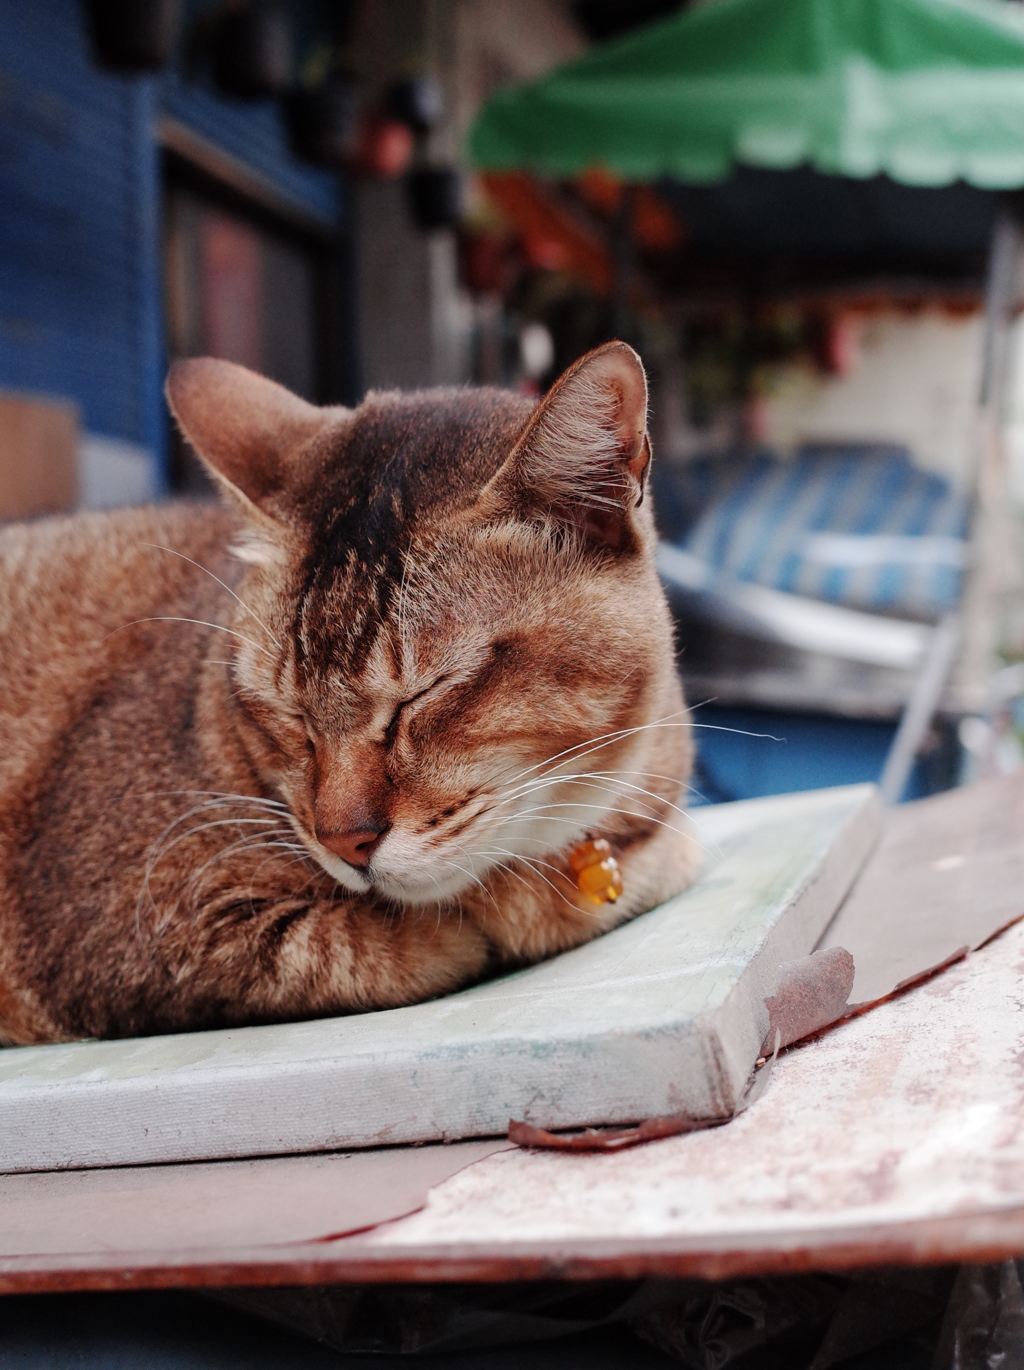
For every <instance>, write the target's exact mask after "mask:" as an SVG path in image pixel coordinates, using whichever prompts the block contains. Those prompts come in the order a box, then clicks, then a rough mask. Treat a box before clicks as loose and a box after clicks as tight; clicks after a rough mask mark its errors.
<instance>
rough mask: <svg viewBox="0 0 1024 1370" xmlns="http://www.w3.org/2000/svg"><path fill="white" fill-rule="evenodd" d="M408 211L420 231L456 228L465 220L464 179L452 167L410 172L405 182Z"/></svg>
mask: <svg viewBox="0 0 1024 1370" xmlns="http://www.w3.org/2000/svg"><path fill="white" fill-rule="evenodd" d="M405 189H406V196H407V198H408V203H409V212H410V213H411V215H412V219H413V223H414V224H415V225H416V227H417V228H421V229H423V230H424V231H425V232H429V231H430V230H431V229H435V228H454V227H455V226H456V224H457V223H458V222H459V220H460V219H461V218H462V178H461V177H460V176H459V173H458V172H457V171H455V170H454V169H453V168H451V167H428V168H423V169H421V170H419V171H411V172H410V173H409V175H408V176H407V177H406V181H405Z"/></svg>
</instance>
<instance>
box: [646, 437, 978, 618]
mask: <svg viewBox="0 0 1024 1370" xmlns="http://www.w3.org/2000/svg"><path fill="white" fill-rule="evenodd" d="M656 497H657V500H658V507H659V515H660V516H661V519H662V523H663V526H664V531H665V532H666V533H667V534H668V536H669V537H670V538H672V539H673V540H675V541H677V542H678V543H679V545H680V546H682V547H684V548H685V549H686V550H687V551H689V552H692V553H693V554H694V555H695V556H698V557H700V558H701V560H703V561H705V562H707V563H708V564H709V565H711V566H714V567H715V568H716V569H717V570H720V571H723V572H725V573H726V574H728V575H731V576H734V577H735V578H737V579H739V580H746V581H754V582H756V583H758V584H760V585H767V586H770V587H772V588H774V589H778V590H788V591H790V592H791V593H793V594H800V595H808V596H811V597H812V598H815V599H822V600H827V601H830V602H832V603H835V604H846V605H849V606H851V607H855V608H860V609H865V610H869V611H875V612H880V613H893V614H899V615H902V616H907V617H911V618H919V619H924V620H934V619H936V618H938V617H939V616H940V615H941V614H942V613H944V612H946V611H948V610H949V609H951V608H953V607H954V606H955V605H956V604H957V602H958V601H959V598H960V593H961V588H962V580H963V568H964V565H965V563H966V549H967V543H966V535H967V525H968V518H969V506H968V501H967V499H966V498H965V497H964V495H963V494H962V493H960V492H959V491H958V490H957V489H956V488H955V487H954V486H953V485H952V484H951V483H950V482H949V481H947V480H944V479H943V478H942V477H940V476H936V475H932V474H930V473H928V472H925V471H921V470H920V469H919V468H918V467H916V466H915V465H914V463H913V461H912V460H911V458H910V454H909V453H908V452H907V451H906V450H905V449H902V448H894V447H878V446H852V445H845V444H844V445H832V444H830V445H827V446H824V445H823V446H813V447H812V446H808V447H805V448H803V449H802V450H801V451H800V452H799V454H798V455H797V456H796V457H795V458H794V459H793V460H791V461H784V460H782V459H780V458H778V457H775V456H773V455H771V454H770V453H764V452H762V453H757V454H755V455H752V456H744V457H740V458H734V459H731V460H730V459H723V458H702V459H699V460H697V461H694V462H691V463H690V464H689V465H688V466H686V467H684V468H682V469H681V470H677V471H674V472H665V473H663V475H662V479H661V480H660V482H659V489H658V491H657V496H656ZM698 511H699V512H698Z"/></svg>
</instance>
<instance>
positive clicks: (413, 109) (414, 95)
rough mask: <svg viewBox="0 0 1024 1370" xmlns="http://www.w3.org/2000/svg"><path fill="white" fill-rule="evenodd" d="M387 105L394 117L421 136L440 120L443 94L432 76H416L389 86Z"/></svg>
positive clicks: (442, 111)
mask: <svg viewBox="0 0 1024 1370" xmlns="http://www.w3.org/2000/svg"><path fill="white" fill-rule="evenodd" d="M388 105H389V107H390V109H391V113H392V114H393V115H394V116H395V118H396V119H399V120H401V122H402V123H403V124H405V125H406V126H407V127H408V128H409V129H411V130H412V132H413V133H415V134H417V135H420V136H421V135H423V134H425V133H429V132H430V130H431V129H432V128H434V127H435V126H436V125H437V124H438V123H439V122H440V120H441V116H442V114H443V113H444V95H443V94H442V91H441V87H440V86H439V85H438V83H437V82H436V81H435V80H434V78H433V77H432V76H416V77H413V79H412V80H409V81H398V82H396V83H395V85H393V86H392V87H391V90H390V91H389V92H388Z"/></svg>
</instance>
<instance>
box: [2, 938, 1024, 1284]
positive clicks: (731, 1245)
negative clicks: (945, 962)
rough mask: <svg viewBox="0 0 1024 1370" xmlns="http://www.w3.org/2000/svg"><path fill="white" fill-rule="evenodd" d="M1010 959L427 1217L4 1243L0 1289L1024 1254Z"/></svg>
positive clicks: (964, 965) (1020, 950)
mask: <svg viewBox="0 0 1024 1370" xmlns="http://www.w3.org/2000/svg"><path fill="white" fill-rule="evenodd" d="M1022 971H1024V925H1022V924H1019V925H1017V926H1015V927H1013V928H1011V929H1010V930H1009V931H1007V932H1006V933H1004V934H1003V935H1002V936H1001V937H1000V938H998V939H997V940H996V941H994V942H992V943H990V944H989V945H988V946H987V947H985V948H983V949H982V950H981V951H979V952H976V953H974V954H972V955H971V956H970V957H968V958H967V959H966V960H964V961H961V962H959V963H957V964H956V965H954V966H952V967H950V968H949V969H948V970H946V971H945V972H944V973H943V974H942V975H940V976H938V977H936V978H935V979H933V980H930V981H929V982H927V983H925V984H923V985H921V986H919V987H918V988H916V989H914V990H912V991H910V992H909V993H908V994H906V995H905V996H903V997H902V998H899V999H895V1000H892V1001H890V1002H888V1003H885V1004H883V1005H881V1006H880V1007H879V1008H878V1009H876V1010H875V1011H873V1012H872V1013H869V1014H866V1015H865V1016H863V1017H860V1018H854V1019H852V1020H850V1021H848V1022H846V1023H844V1024H843V1025H842V1026H840V1027H838V1028H836V1029H835V1030H834V1031H832V1032H830V1033H828V1034H827V1035H826V1036H824V1037H822V1038H820V1039H819V1040H817V1041H813V1042H811V1043H810V1044H809V1045H807V1046H801V1047H797V1048H795V1049H793V1050H792V1051H790V1052H788V1053H785V1054H783V1055H782V1056H780V1058H779V1060H778V1062H777V1064H776V1067H775V1071H774V1074H773V1077H772V1079H771V1081H770V1083H769V1086H768V1088H767V1089H766V1091H765V1092H764V1094H763V1095H762V1096H761V1098H759V1099H758V1100H757V1102H756V1103H754V1104H753V1105H752V1106H751V1107H750V1108H749V1110H748V1111H747V1112H746V1113H744V1114H743V1115H741V1116H740V1117H739V1118H737V1119H736V1120H735V1121H734V1122H732V1123H730V1124H728V1125H727V1126H725V1127H722V1128H718V1129H715V1130H713V1131H709V1132H697V1133H691V1134H690V1135H687V1136H679V1137H671V1138H668V1139H666V1140H663V1141H657V1142H653V1143H651V1144H649V1145H647V1146H644V1147H640V1148H637V1149H634V1150H631V1151H627V1152H623V1153H621V1154H604V1155H573V1154H569V1155H567V1154H556V1153H550V1152H547V1153H534V1152H528V1151H506V1152H502V1153H500V1154H496V1155H491V1156H489V1157H487V1158H486V1159H483V1160H481V1161H479V1162H478V1163H476V1164H474V1165H472V1166H470V1167H469V1168H468V1169H465V1170H463V1171H461V1172H460V1173H459V1174H457V1175H454V1176H453V1177H452V1178H450V1179H448V1180H447V1181H445V1182H444V1183H442V1184H440V1185H439V1186H437V1187H436V1188H435V1189H433V1190H432V1191H431V1193H430V1196H429V1200H428V1203H427V1206H426V1207H425V1208H424V1209H423V1210H422V1211H421V1212H419V1213H417V1214H414V1215H412V1216H410V1217H407V1218H403V1219H401V1220H399V1221H397V1222H394V1223H390V1224H388V1225H386V1226H384V1227H379V1228H376V1229H375V1230H374V1231H372V1232H369V1233H367V1234H365V1235H362V1236H354V1237H348V1238H344V1239H341V1240H338V1241H321V1242H317V1243H310V1242H306V1241H295V1242H293V1243H292V1244H268V1243H265V1244H258V1245H250V1246H246V1247H240V1246H238V1245H234V1246H232V1244H231V1243H230V1241H228V1240H225V1237H226V1236H227V1235H229V1234H225V1233H220V1234H219V1233H218V1231H217V1230H213V1231H208V1232H207V1233H206V1234H205V1239H204V1240H205V1244H204V1245H202V1246H197V1245H196V1244H195V1243H192V1244H186V1245H182V1244H181V1243H180V1242H179V1243H178V1244H175V1243H174V1242H167V1243H165V1245H164V1247H163V1248H162V1249H159V1250H155V1249H150V1250H148V1251H146V1250H142V1251H140V1250H124V1249H120V1250H119V1249H117V1248H116V1247H115V1248H112V1247H111V1246H109V1245H108V1246H106V1247H102V1246H96V1245H93V1247H92V1248H91V1249H88V1250H86V1249H79V1250H78V1251H76V1252H72V1253H61V1252H60V1251H56V1250H54V1248H53V1247H52V1246H51V1247H50V1248H49V1250H47V1251H43V1252H40V1251H39V1250H38V1249H37V1247H33V1249H32V1250H28V1249H23V1250H22V1251H21V1252H20V1253H19V1252H17V1251H12V1250H11V1247H10V1245H8V1247H7V1254H5V1255H3V1256H2V1257H0V1289H29V1288H36V1289H42V1288H112V1287H118V1288H125V1287H129V1286H132V1285H135V1286H141V1285H191V1286H199V1285H209V1286H212V1285H227V1284H252V1285H255V1284H275V1283H276V1284H282V1283H290V1284H302V1283H330V1282H340V1281H370V1280H380V1281H385V1280H387V1281H410V1280H471V1279H516V1278H519V1279H529V1278H540V1277H544V1276H553V1275H554V1276H559V1275H560V1276H564V1277H567V1278H569V1277H571V1278H587V1277H597V1276H608V1275H620V1276H633V1275H639V1274H644V1273H663V1274H668V1273H674V1274H680V1275H702V1276H705V1277H708V1278H715V1277H724V1276H726V1275H732V1274H737V1273H743V1272H745V1273H755V1272H767V1271H795V1270H807V1269H822V1268H838V1267H850V1266H857V1265H872V1264H874V1265H882V1264H888V1263H896V1262H908V1263H909V1262H928V1261H953V1260H957V1261H959V1260H973V1261H981V1260H994V1259H997V1258H1000V1257H1002V1256H1005V1255H1007V1254H1012V1253H1022V1252H1024V1128H1022V1122H1024V1072H1022V1070H1021V1061H1022V1060H1024V995H1022V994H1021V992H1020V985H1021V973H1022ZM272 1164H273V1163H272V1162H256V1163H254V1165H255V1166H256V1167H257V1168H258V1167H261V1166H269V1165H272ZM124 1174H125V1184H126V1185H128V1186H130V1185H131V1184H132V1183H134V1179H133V1172H130V1171H129V1172H124ZM39 1178H41V1177H35V1176H11V1177H9V1179H8V1180H6V1181H5V1182H4V1184H5V1185H8V1186H14V1187H16V1186H18V1185H25V1184H30V1183H33V1182H38V1180H39ZM68 1178H70V1177H68ZM4 1192H5V1193H8V1194H9V1193H13V1192H15V1191H14V1190H5V1191H4ZM2 1206H3V1200H2V1198H0V1210H2ZM27 1244H28V1239H27V1238H26V1243H25V1245H26V1246H27ZM15 1245H18V1243H15Z"/></svg>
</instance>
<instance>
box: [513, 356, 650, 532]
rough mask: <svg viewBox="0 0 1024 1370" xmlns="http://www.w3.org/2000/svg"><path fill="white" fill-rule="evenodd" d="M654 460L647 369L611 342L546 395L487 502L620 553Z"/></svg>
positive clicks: (581, 363) (563, 377) (568, 372)
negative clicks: (565, 526) (572, 530)
mask: <svg viewBox="0 0 1024 1370" xmlns="http://www.w3.org/2000/svg"><path fill="white" fill-rule="evenodd" d="M650 460H651V443H650V439H649V437H648V434H647V378H646V376H645V375H644V368H643V363H642V362H641V360H640V358H639V357H638V356H637V354H636V353H635V352H634V351H633V349H632V348H631V347H630V346H629V345H628V344H627V343H624V342H611V343H606V344H605V345H604V346H603V347H598V348H596V349H595V350H594V351H593V352H588V353H587V355H586V356H585V357H582V358H580V360H579V361H577V362H575V363H574V364H573V365H572V366H571V367H569V369H568V371H566V372H565V373H564V374H563V375H562V376H561V377H560V378H559V380H557V381H556V382H555V384H554V385H553V386H552V388H551V389H550V390H549V391H548V393H547V395H546V396H545V397H544V399H543V400H542V401H541V403H540V405H538V407H537V410H536V412H535V413H534V414H533V416H532V417H531V419H530V422H529V423H528V425H527V427H526V430H525V432H524V433H523V435H522V437H521V438H520V440H519V442H518V443H517V444H516V447H515V450H514V451H513V452H512V454H511V456H510V457H509V458H508V460H507V461H506V462H505V464H504V466H503V467H502V468H501V470H500V471H499V472H498V473H497V475H496V476H495V477H494V479H493V480H492V482H491V483H490V487H489V490H488V492H487V493H488V495H489V496H490V499H489V500H488V502H489V503H492V502H493V500H494V499H495V498H497V499H498V500H499V501H500V502H501V503H503V504H505V505H506V507H507V506H508V505H509V504H511V506H512V511H514V512H516V513H519V514H520V515H522V516H526V517H530V516H536V515H538V514H540V515H541V516H542V517H544V518H551V519H553V520H555V521H556V522H562V523H569V524H573V525H575V526H576V527H577V528H578V529H579V531H580V532H582V533H583V535H584V537H585V538H586V539H587V541H588V542H591V543H594V544H598V545H600V546H603V547H607V548H611V549H613V550H619V549H622V548H625V547H626V546H628V545H629V544H630V542H631V540H632V539H631V536H630V532H631V528H632V522H631V520H632V513H633V510H634V509H635V508H637V507H638V506H639V504H640V503H641V502H642V500H643V495H644V486H645V483H646V479H647V470H648V467H649V466H650Z"/></svg>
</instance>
